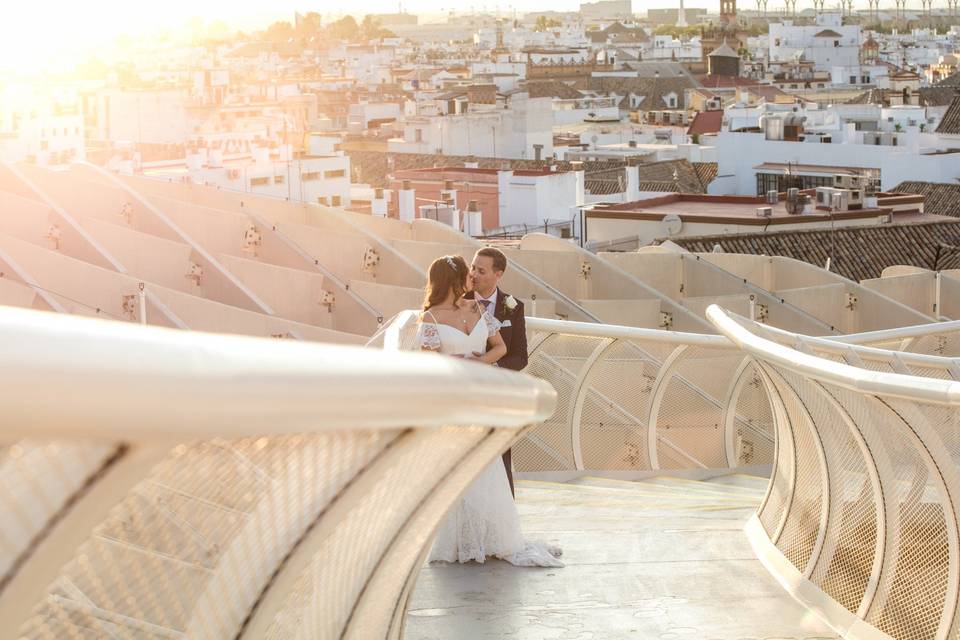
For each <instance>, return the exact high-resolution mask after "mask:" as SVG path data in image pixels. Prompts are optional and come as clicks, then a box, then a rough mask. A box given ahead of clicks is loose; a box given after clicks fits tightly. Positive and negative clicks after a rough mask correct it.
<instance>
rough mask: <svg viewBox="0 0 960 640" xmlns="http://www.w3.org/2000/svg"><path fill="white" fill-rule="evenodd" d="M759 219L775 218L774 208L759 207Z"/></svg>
mask: <svg viewBox="0 0 960 640" xmlns="http://www.w3.org/2000/svg"><path fill="white" fill-rule="evenodd" d="M757 217H758V218H772V217H773V207H757Z"/></svg>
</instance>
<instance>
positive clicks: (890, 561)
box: [707, 305, 960, 640]
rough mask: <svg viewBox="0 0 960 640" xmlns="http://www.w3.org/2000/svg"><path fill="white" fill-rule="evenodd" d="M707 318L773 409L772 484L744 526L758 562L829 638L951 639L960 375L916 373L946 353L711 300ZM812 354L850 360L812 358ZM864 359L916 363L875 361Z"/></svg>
mask: <svg viewBox="0 0 960 640" xmlns="http://www.w3.org/2000/svg"><path fill="white" fill-rule="evenodd" d="M707 317H708V318H710V320H711V322H713V323H714V325H715V326H716V327H717V329H718V330H719V331H720V332H721V333H722V334H724V335H725V336H727V337H728V338H730V339H731V340H732V341H733V342H734V343H735V344H736V345H737V346H738V347H739V348H740V349H742V350H743V351H744V352H746V354H748V355H750V356H752V357H753V358H754V359H755V360H756V362H757V366H758V370H759V371H760V372H761V373H762V377H763V382H764V386H765V387H766V388H767V391H768V396H769V398H770V399H771V403H772V404H775V405H776V407H777V411H775V415H776V421H777V430H776V432H777V433H778V434H779V439H778V448H777V452H776V454H775V456H774V458H775V459H774V469H775V473H774V476H775V478H777V480H776V481H775V482H774V483H772V484H771V491H770V492H769V493H768V501H765V503H764V504H762V505H761V506H760V508H759V510H758V511H757V513H756V514H755V515H754V516H753V517H752V519H751V520H750V522H749V523H748V525H747V527H746V532H747V536H748V538H749V540H750V542H751V544H752V545H753V548H754V550H755V552H756V553H757V555H758V556H759V558H760V560H761V562H763V564H764V565H765V566H766V567H767V569H768V570H769V571H770V572H771V573H772V574H773V575H774V577H776V578H777V579H778V580H779V581H780V583H781V584H782V585H783V586H784V588H786V589H787V590H788V591H789V592H791V593H792V594H793V595H794V597H796V598H797V599H798V600H800V601H801V602H802V603H804V604H807V605H808V606H810V607H811V608H812V609H813V610H815V611H816V612H817V613H818V614H819V615H820V616H821V617H823V618H824V619H825V620H826V621H827V622H828V623H829V624H831V625H832V626H833V627H834V628H835V629H838V630H840V631H841V635H846V634H847V633H849V635H850V637H858V638H873V637H876V638H893V637H896V638H899V637H917V638H919V637H923V638H936V639H937V640H943V639H945V638H947V637H952V635H954V634H955V632H956V627H957V624H958V620H956V618H955V614H956V611H957V604H958V593H960V527H958V525H960V520H958V513H960V489H958V487H960V467H958V466H957V462H956V460H957V458H956V444H955V441H956V436H955V425H956V418H957V410H958V408H960V382H957V381H954V380H949V381H948V380H941V379H939V378H933V377H925V376H924V375H923V374H924V373H926V372H929V370H930V369H932V368H936V367H941V368H944V369H946V368H949V367H954V368H955V366H956V364H955V363H956V361H955V360H954V359H952V358H943V357H938V356H931V355H925V356H915V354H908V355H911V356H914V357H913V358H912V359H910V358H906V357H903V356H902V355H901V352H899V351H885V350H883V349H877V348H867V347H862V346H851V345H850V344H847V343H840V342H837V341H833V340H829V339H815V338H809V337H806V336H798V335H795V334H791V333H790V332H783V331H781V330H771V329H770V328H769V327H766V326H763V325H759V324H757V323H756V322H752V321H749V320H745V319H743V318H738V317H736V316H734V315H733V314H730V313H728V312H726V311H724V310H723V309H721V308H720V307H719V306H717V305H711V306H710V307H709V308H708V309H707ZM771 338H772V339H771ZM781 340H782V341H784V342H787V344H791V345H794V346H795V348H791V346H787V345H784V344H781V343H780V342H779V341H781ZM888 340H889V338H888ZM800 349H804V351H801V350H800ZM807 350H809V351H812V352H813V354H811V353H807V352H806V351H807ZM824 351H826V352H828V353H831V354H833V353H835V354H839V355H842V356H843V357H844V359H846V360H849V361H850V364H844V363H841V362H837V361H835V360H832V359H827V358H825V357H821V356H819V355H814V354H819V353H822V352H824ZM861 356H864V358H861ZM867 359H872V360H874V361H880V362H885V363H889V364H891V365H894V366H895V367H896V368H894V370H895V371H901V372H905V373H909V372H910V369H909V368H908V367H906V366H904V364H903V363H904V362H910V363H914V364H917V363H918V364H920V365H921V366H922V367H923V368H921V370H920V371H921V373H920V375H905V373H890V372H885V371H874V370H871V369H867V368H866V366H865V365H864V360H867ZM897 365H898V366H897ZM891 368H893V367H891ZM774 487H778V490H777V491H776V492H774V490H773V488H774ZM854 487H856V488H855V489H854ZM921 556H922V558H921ZM918 594H922V595H918ZM918 598H922V600H923V601H924V604H925V608H924V610H923V611H922V612H921V611H919V610H917V609H916V608H915V607H913V606H912V604H913V602H916V601H917V599H918Z"/></svg>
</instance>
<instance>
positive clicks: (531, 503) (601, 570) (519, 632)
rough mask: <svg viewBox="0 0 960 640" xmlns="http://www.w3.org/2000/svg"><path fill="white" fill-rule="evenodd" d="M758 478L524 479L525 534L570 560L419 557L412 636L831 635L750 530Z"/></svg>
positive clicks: (412, 639)
mask: <svg viewBox="0 0 960 640" xmlns="http://www.w3.org/2000/svg"><path fill="white" fill-rule="evenodd" d="M762 484H763V483H762V482H758V479H756V478H749V477H743V476H741V477H736V476H732V477H727V478H725V479H720V480H719V481H716V482H695V481H691V480H680V479H666V478H664V479H655V480H653V481H646V482H640V483H634V482H624V481H618V480H600V479H581V480H580V481H577V482H576V483H569V484H559V483H546V482H531V481H522V482H520V483H519V484H518V493H517V500H518V504H519V507H520V514H521V518H522V521H523V523H524V528H525V531H526V533H527V535H528V537H531V538H539V539H544V540H548V541H551V542H557V543H559V544H560V545H561V546H562V547H563V549H564V560H565V562H566V563H567V566H566V567H565V568H563V569H521V568H516V567H513V566H511V565H509V564H507V563H505V562H501V561H489V562H487V563H486V564H484V565H477V564H468V565H431V566H428V567H425V568H424V570H423V572H422V573H421V576H420V580H419V582H418V585H417V589H416V592H415V594H414V597H413V602H412V604H411V607H410V612H409V615H408V618H407V628H406V636H405V637H406V640H434V639H436V640H441V639H442V640H461V639H462V640H466V639H469V640H475V639H481V638H484V639H485V638H518V639H531V640H533V639H536V640H546V639H564V640H566V639H569V640H614V639H618V638H644V639H646V638H651V639H652V638H656V639H658V640H688V639H689V640H707V639H709V640H746V639H751V640H753V639H760V638H763V639H777V640H787V639H795V640H801V639H802V640H812V639H817V640H820V639H827V638H837V637H838V636H837V635H836V633H834V632H833V631H831V630H830V629H829V627H827V626H826V625H825V624H823V623H822V622H821V621H820V620H819V619H818V618H816V617H814V616H813V615H812V614H810V613H808V612H807V611H806V610H805V609H804V608H803V607H801V606H800V605H799V604H798V603H796V602H795V601H794V600H792V599H791V598H790V597H789V596H787V595H786V594H785V592H784V591H783V590H782V589H781V587H780V586H779V585H777V584H776V583H775V582H774V580H773V579H772V578H771V577H770V576H769V574H768V573H767V572H766V570H765V569H764V568H763V567H762V566H761V564H760V562H759V561H758V560H757V559H756V558H755V556H754V555H753V552H752V550H751V549H750V545H749V543H748V542H747V540H746V537H745V536H744V534H743V532H742V528H743V525H744V523H745V522H746V520H747V518H749V516H750V515H751V514H752V513H753V512H754V511H755V509H756V506H757V504H758V503H759V501H760V499H761V498H762V495H763V491H762V489H761V488H760V487H761V486H762Z"/></svg>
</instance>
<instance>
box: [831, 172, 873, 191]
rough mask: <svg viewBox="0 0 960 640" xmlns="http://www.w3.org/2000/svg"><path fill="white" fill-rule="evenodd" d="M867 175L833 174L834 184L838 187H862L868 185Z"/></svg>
mask: <svg viewBox="0 0 960 640" xmlns="http://www.w3.org/2000/svg"><path fill="white" fill-rule="evenodd" d="M867 182H868V180H867V177H866V176H861V175H844V174H837V175H835V176H833V186H834V188H836V189H862V188H864V187H866V186H867Z"/></svg>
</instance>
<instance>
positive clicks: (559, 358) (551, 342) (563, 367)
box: [513, 335, 603, 471]
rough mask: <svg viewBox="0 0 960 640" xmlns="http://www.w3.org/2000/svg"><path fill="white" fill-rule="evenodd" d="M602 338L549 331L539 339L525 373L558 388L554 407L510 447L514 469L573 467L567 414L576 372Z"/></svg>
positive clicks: (571, 403) (573, 398)
mask: <svg viewBox="0 0 960 640" xmlns="http://www.w3.org/2000/svg"><path fill="white" fill-rule="evenodd" d="M602 340H603V339H601V338H581V337H577V336H563V335H552V336H550V337H549V338H547V339H546V340H544V341H543V343H541V345H540V347H539V348H538V349H537V350H536V352H535V353H534V355H533V357H531V358H530V362H529V364H528V365H527V368H526V370H525V371H526V373H529V374H530V375H533V376H536V377H538V378H543V379H544V380H546V381H547V382H549V383H550V384H551V385H553V387H554V389H556V391H557V410H556V411H555V412H554V414H553V416H551V417H550V418H549V419H548V420H546V421H545V422H543V423H542V424H540V425H538V426H537V427H535V428H534V429H532V430H531V431H530V432H529V433H528V434H527V437H526V438H524V439H523V440H521V441H520V442H518V443H517V444H516V445H515V446H514V447H513V465H514V468H515V469H516V470H517V471H553V470H558V469H561V470H571V469H574V468H575V465H574V455H573V442H572V439H571V435H572V434H571V427H570V416H571V412H572V411H573V405H574V403H575V402H576V398H575V396H574V394H575V391H576V386H577V380H578V376H579V374H580V371H581V369H582V367H583V366H584V364H585V363H586V361H587V359H588V358H589V357H590V355H591V354H592V353H593V351H594V349H596V348H597V346H598V345H599V344H600V343H601V341H602Z"/></svg>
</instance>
